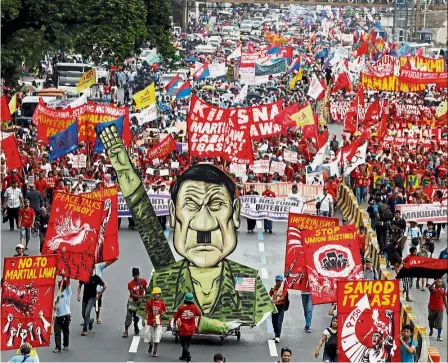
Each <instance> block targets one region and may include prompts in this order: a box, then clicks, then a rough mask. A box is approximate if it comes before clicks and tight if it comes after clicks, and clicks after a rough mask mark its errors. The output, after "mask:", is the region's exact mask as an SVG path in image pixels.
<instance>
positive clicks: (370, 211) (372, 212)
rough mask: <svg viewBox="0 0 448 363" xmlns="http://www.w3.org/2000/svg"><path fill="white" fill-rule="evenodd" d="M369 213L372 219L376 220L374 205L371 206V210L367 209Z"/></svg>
mask: <svg viewBox="0 0 448 363" xmlns="http://www.w3.org/2000/svg"><path fill="white" fill-rule="evenodd" d="M367 213H369V217H370V218H375V212H374V211H373V204H371V205H369V208H367Z"/></svg>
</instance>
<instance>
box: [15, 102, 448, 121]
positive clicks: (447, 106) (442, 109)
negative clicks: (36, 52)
mask: <svg viewBox="0 0 448 363" xmlns="http://www.w3.org/2000/svg"><path fill="white" fill-rule="evenodd" d="M447 112H448V101H443V102H441V103H440V104H439V107H437V111H436V118H439V117H442V116H443V115H444V114H446V113H447ZM11 113H12V112H11Z"/></svg>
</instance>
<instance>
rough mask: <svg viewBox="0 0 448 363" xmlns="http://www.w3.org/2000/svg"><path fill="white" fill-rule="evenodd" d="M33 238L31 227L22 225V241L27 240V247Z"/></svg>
mask: <svg viewBox="0 0 448 363" xmlns="http://www.w3.org/2000/svg"><path fill="white" fill-rule="evenodd" d="M30 238H31V228H30V227H20V243H23V241H25V247H28V243H29V242H30Z"/></svg>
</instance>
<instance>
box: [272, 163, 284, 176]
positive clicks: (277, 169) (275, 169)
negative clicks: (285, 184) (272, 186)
mask: <svg viewBox="0 0 448 363" xmlns="http://www.w3.org/2000/svg"><path fill="white" fill-rule="evenodd" d="M285 168H286V164H285V163H284V162H282V161H272V162H271V169H270V172H271V174H274V173H278V175H280V176H282V175H285Z"/></svg>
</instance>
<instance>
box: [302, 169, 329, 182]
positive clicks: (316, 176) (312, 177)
mask: <svg viewBox="0 0 448 363" xmlns="http://www.w3.org/2000/svg"><path fill="white" fill-rule="evenodd" d="M306 183H307V184H308V185H324V184H325V182H324V172H323V171H315V172H313V173H306Z"/></svg>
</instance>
